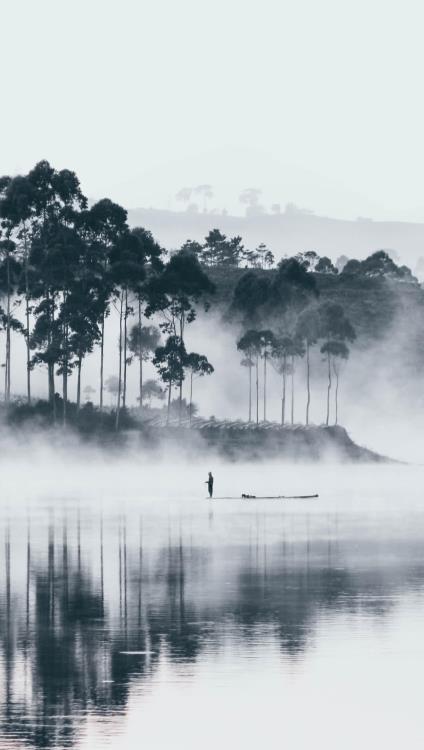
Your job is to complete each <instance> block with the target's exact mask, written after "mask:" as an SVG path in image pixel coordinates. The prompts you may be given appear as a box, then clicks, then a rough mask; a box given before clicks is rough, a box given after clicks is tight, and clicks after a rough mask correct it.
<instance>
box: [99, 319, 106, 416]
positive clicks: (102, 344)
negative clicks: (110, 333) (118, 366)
mask: <svg viewBox="0 0 424 750" xmlns="http://www.w3.org/2000/svg"><path fill="white" fill-rule="evenodd" d="M104 349H105V314H104V313H102V324H101V337H100V404H99V406H100V411H102V410H103V366H104Z"/></svg>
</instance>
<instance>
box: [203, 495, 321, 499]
mask: <svg viewBox="0 0 424 750" xmlns="http://www.w3.org/2000/svg"><path fill="white" fill-rule="evenodd" d="M317 497H319V495H318V494H315V495H247V494H245V493H243V494H242V495H238V496H233V497H207V498H206V500H312V499H314V498H317Z"/></svg>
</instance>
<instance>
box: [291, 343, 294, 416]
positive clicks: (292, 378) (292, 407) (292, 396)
mask: <svg viewBox="0 0 424 750" xmlns="http://www.w3.org/2000/svg"><path fill="white" fill-rule="evenodd" d="M291 423H292V424H294V357H293V355H292V358H291Z"/></svg>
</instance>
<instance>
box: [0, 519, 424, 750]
mask: <svg viewBox="0 0 424 750" xmlns="http://www.w3.org/2000/svg"><path fill="white" fill-rule="evenodd" d="M259 520H260V519H259ZM206 522H207V525H208V528H209V531H210V532H211V533H213V524H214V519H213V516H211V515H209V517H208V519H206ZM307 523H308V524H309V520H308V522H307ZM255 524H256V525H255ZM173 526H176V527H177V529H175V528H173ZM184 529H185V524H184V522H181V520H180V521H179V522H178V523H174V524H172V523H171V525H170V528H169V530H168V538H167V539H166V538H165V539H162V541H161V540H160V534H156V535H155V543H154V544H150V538H149V535H148V532H146V531H145V530H144V526H143V523H142V519H139V518H136V519H135V522H134V518H133V517H131V518H126V517H125V516H122V517H119V518H118V519H115V518H113V519H111V518H109V519H106V521H105V520H104V519H103V517H100V518H97V517H94V518H93V517H89V518H88V519H84V518H83V519H81V517H80V514H79V512H78V513H77V514H76V516H75V514H68V515H66V516H65V517H64V518H63V519H62V520H61V521H60V522H58V521H55V520H54V519H53V517H51V518H50V521H49V523H48V527H47V530H46V532H45V531H44V530H43V529H40V528H39V527H33V526H31V525H30V523H29V522H28V524H27V526H26V527H25V528H24V527H23V526H22V525H20V524H19V523H18V522H16V523H15V525H14V526H13V528H12V527H11V525H10V523H9V522H5V524H4V536H3V539H4V562H5V564H4V571H5V572H4V586H3V589H2V592H1V600H0V636H1V679H2V685H3V689H2V693H1V735H2V737H3V738H7V737H10V738H12V737H13V738H14V739H15V740H19V741H20V742H21V744H22V745H23V746H27V747H35V748H48V747H52V748H53V747H57V746H59V747H60V746H73V745H75V744H76V742H77V739H78V735H79V733H80V731H81V728H82V727H83V724H84V721H85V717H86V716H87V715H88V714H90V713H93V714H96V715H107V716H111V715H113V714H120V713H122V712H124V711H125V708H126V705H127V701H128V697H129V692H130V690H131V686H132V684H133V682H134V680H137V681H139V682H142V683H143V684H144V686H145V689H146V690H148V688H149V683H150V681H151V680H152V678H153V676H154V675H155V672H156V669H157V667H158V662H159V660H160V659H161V658H166V659H167V660H168V661H169V662H170V663H173V664H178V663H179V664H184V665H189V664H195V662H196V660H197V659H198V657H199V655H201V654H202V653H204V652H213V651H218V649H219V648H220V647H221V645H222V643H223V640H224V639H225V638H232V639H235V640H236V641H238V642H243V643H244V644H245V645H247V646H249V644H250V643H251V644H252V645H253V644H254V643H256V642H257V641H258V639H259V640H260V639H261V638H267V637H269V634H271V635H272V637H273V638H276V639H278V642H279V643H280V647H281V650H282V652H283V653H284V654H286V655H288V656H290V657H294V658H297V657H299V656H301V655H302V653H303V652H304V651H305V650H307V649H308V648H312V647H313V640H314V633H315V629H316V625H317V622H318V620H319V618H320V617H321V616H322V614H323V613H325V614H326V616H328V615H329V614H330V615H331V613H332V612H334V613H336V612H343V611H344V612H345V613H346V614H349V613H354V612H355V610H356V609H357V608H367V609H368V611H369V613H370V614H372V615H373V616H375V617H384V615H385V613H386V612H387V611H388V608H390V607H391V606H392V603H391V601H392V598H393V594H394V593H395V592H396V591H397V590H399V589H400V588H402V589H403V590H405V588H407V587H408V585H412V583H413V582H415V584H416V580H417V577H422V573H423V569H422V567H421V566H417V563H416V562H415V563H414V559H415V558H414V548H413V545H412V546H411V542H409V543H408V555H404V556H402V548H401V544H400V547H399V550H400V551H399V556H398V558H397V560H396V564H395V565H394V564H379V565H375V564H372V562H371V561H372V542H371V541H369V542H368V547H366V545H365V546H364V545H362V547H361V550H360V556H361V560H362V564H361V565H356V564H355V554H356V552H355V550H357V542H356V541H355V540H354V539H353V540H349V539H343V541H342V543H340V544H339V542H338V537H337V529H336V534H334V530H333V531H332V533H331V534H330V533H329V534H328V535H327V537H325V536H323V535H321V536H319V537H315V536H313V535H312V534H311V532H310V530H309V526H308V527H307V530H306V535H305V536H304V538H303V539H301V540H298V541H296V540H294V541H292V542H290V543H288V541H287V539H288V537H289V534H288V531H289V530H288V529H282V532H281V535H280V539H278V540H277V541H276V540H275V534H274V535H273V537H272V539H271V541H267V537H266V533H265V531H264V527H263V528H262V530H261V528H259V531H258V517H257V516H256V517H255V519H254V521H253V520H252V524H251V528H250V530H249V537H247V538H248V542H247V543H243V542H240V541H239V542H238V543H234V544H230V543H222V544H219V545H216V544H213V543H210V544H204V543H203V544H199V545H197V546H196V544H195V543H194V542H193V536H192V533H193V532H192V530H191V529H190V530H189V532H187V531H184ZM162 531H163V529H162ZM143 538H144V544H143ZM146 540H147V542H148V543H146ZM358 554H359V553H358ZM368 555H369V557H368ZM417 558H419V550H418V542H417ZM381 559H382V555H381V549H380V555H379V560H381ZM364 560H365V561H367V560H368V561H369V562H368V564H364Z"/></svg>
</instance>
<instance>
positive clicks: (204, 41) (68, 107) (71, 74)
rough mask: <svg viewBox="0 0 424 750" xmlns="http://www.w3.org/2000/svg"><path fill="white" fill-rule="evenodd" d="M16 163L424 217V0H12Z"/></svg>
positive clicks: (101, 188)
mask: <svg viewBox="0 0 424 750" xmlns="http://www.w3.org/2000/svg"><path fill="white" fill-rule="evenodd" d="M0 8H1V17H0V22H1V29H2V31H1V39H2V82H1V96H2V116H1V118H0V133H1V138H0V149H1V151H0V154H1V159H0V163H1V171H2V173H12V174H13V173H16V172H19V171H25V170H28V169H29V168H30V167H32V166H33V164H34V163H35V162H36V161H37V160H39V159H42V158H47V159H49V160H50V161H51V162H52V163H53V164H54V165H55V166H56V167H57V168H61V167H65V166H66V167H69V168H73V169H75V170H76V171H77V173H78V175H79V176H80V179H81V181H82V186H83V190H84V191H85V193H86V194H87V195H88V196H90V197H92V198H98V197H102V196H103V195H108V196H110V197H111V198H113V199H115V200H117V201H119V202H121V203H123V204H124V205H125V206H126V207H128V208H130V207H137V206H154V207H158V208H173V207H174V208H177V207H178V206H175V205H174V203H175V198H174V196H175V193H176V191H177V190H178V189H179V188H180V187H182V186H184V185H192V184H199V183H204V182H208V183H211V184H213V186H214V189H215V199H214V205H216V207H217V208H222V207H225V208H227V209H228V210H229V211H230V212H232V213H241V212H242V211H244V208H243V206H241V204H240V203H239V202H238V195H239V192H240V190H242V189H243V188H246V187H259V188H262V190H263V203H264V204H265V205H266V206H270V205H271V204H272V203H274V202H280V203H281V204H282V205H283V206H284V205H285V204H286V203H287V202H289V201H294V202H295V203H297V204H298V205H300V206H305V207H307V208H310V209H313V210H315V211H316V212H317V213H321V214H325V215H328V216H333V217H338V218H356V216H358V215H365V216H372V217H374V218H376V219H401V220H418V221H421V220H424V194H423V193H424V186H423V173H424V151H423V148H422V144H423V133H424V121H423V120H424V116H423V96H422V71H423V69H424V65H423V63H424V59H423V58H424V45H423V44H422V28H423V21H424V18H423V15H424V12H423V9H422V3H420V2H418V1H417V2H415V0H403V1H402V2H391V1H390V0H384V1H380V0H355V2H353V0H350V1H349V2H346V1H344V0H296V1H295V2H287V1H285V0H261V2H249V0H178V2H176V1H175V0H154V2H152V1H151V0H149V1H147V0H120V2H117V1H116V0H114V1H113V2H112V1H110V0H90V1H89V2H87V1H86V0H73V1H72V2H65V1H64V0H37V2H33V0H13V2H11V1H10V0H1V2H0Z"/></svg>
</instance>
